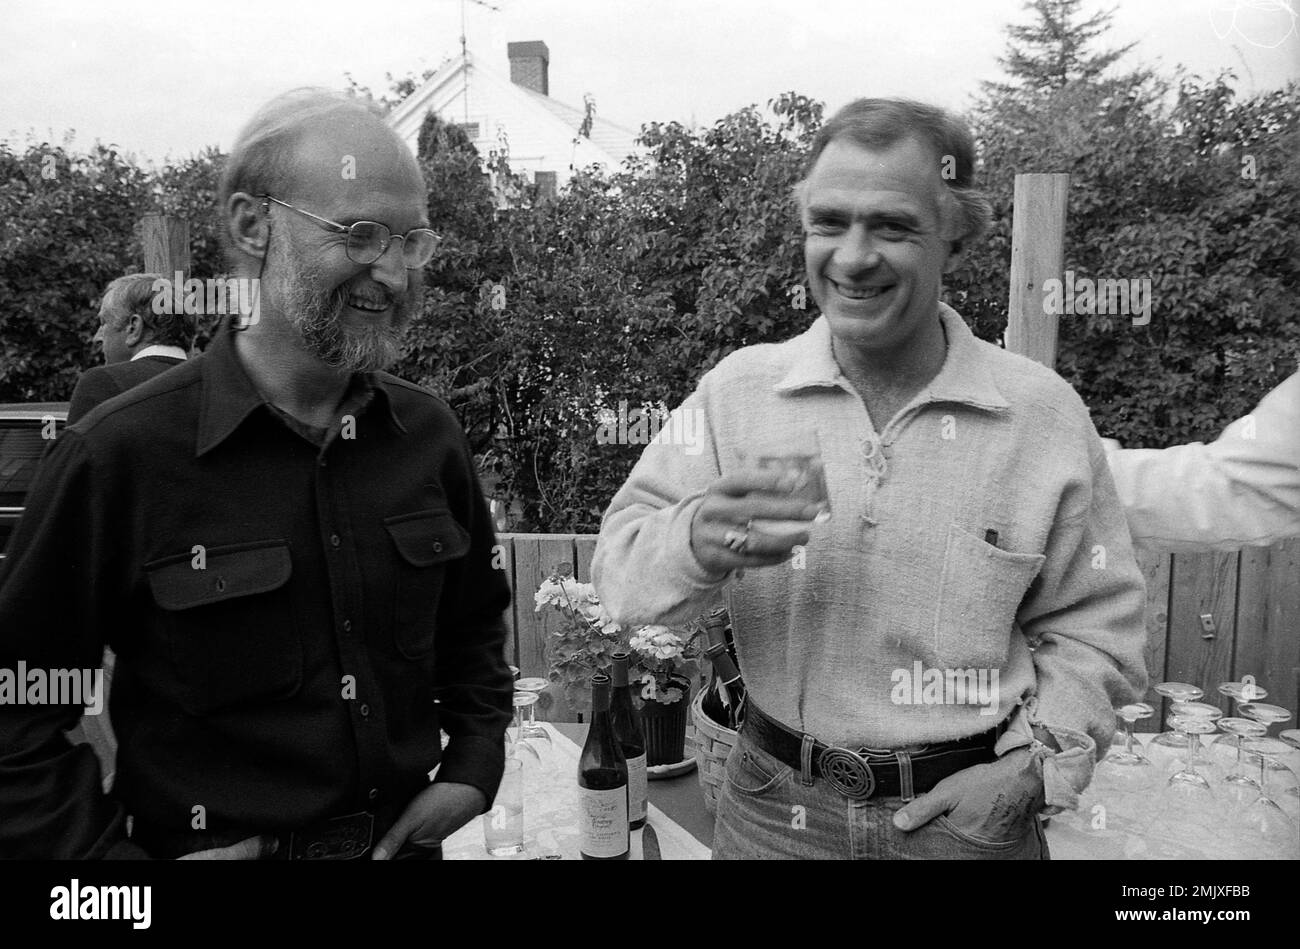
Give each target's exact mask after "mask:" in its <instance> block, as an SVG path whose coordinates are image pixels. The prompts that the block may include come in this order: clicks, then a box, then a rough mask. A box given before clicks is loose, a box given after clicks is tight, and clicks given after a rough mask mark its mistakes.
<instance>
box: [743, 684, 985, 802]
mask: <svg viewBox="0 0 1300 949" xmlns="http://www.w3.org/2000/svg"><path fill="white" fill-rule="evenodd" d="M1009 723H1010V718H1009V717H1008V719H1006V720H1004V721H1003V722H1001V723H999V724H998V725H997V726H996V727H994V728H991V729H989V730H988V731H986V732H983V733H981V734H979V735H973V736H971V737H969V738H961V739H958V740H956V741H946V742H943V743H941V744H932V745H927V746H925V747H924V748H921V749H918V750H917V751H915V752H908V753H907V754H906V755H905V756H904V757H899V755H898V754H897V753H895V752H894V751H889V750H882V749H874V748H865V747H863V748H858V749H857V750H856V751H855V750H853V749H850V748H841V747H838V746H833V745H827V744H825V743H823V742H820V741H817V740H816V739H813V744H812V760H811V765H810V767H811V769H812V773H813V774H814V775H817V776H820V777H821V778H822V779H823V780H825V781H826V783H827V784H829V785H830V786H831V787H833V788H834V789H835V790H836V791H839V792H840V793H841V794H843V795H844V796H845V797H847V798H850V799H852V800H855V801H865V800H866V799H867V798H869V797H872V796H880V797H902V794H903V769H904V768H905V767H906V768H910V770H911V774H912V791H913V793H914V794H920V793H923V792H925V791H929V790H930V789H931V788H933V787H934V786H935V785H936V784H938V783H939V782H940V781H942V780H943V779H944V778H946V777H948V775H950V774H955V773H956V772H958V771H961V770H963V769H964V768H969V767H971V766H973V765H977V764H984V763H986V762H989V761H993V760H994V759H995V758H996V757H997V756H996V755H995V754H994V753H993V746H994V745H995V744H996V743H997V740H998V737H999V736H1000V735H1001V734H1002V733H1003V732H1004V731H1006V729H1007V726H1008V724H1009ZM741 731H742V732H743V733H744V735H745V737H747V738H748V739H749V740H750V741H752V742H753V743H754V744H755V745H757V746H758V747H759V748H761V749H763V750H764V751H766V752H767V753H768V754H770V755H771V756H772V757H774V758H777V759H778V760H780V761H782V762H783V763H785V764H787V765H789V766H790V767H791V768H793V769H794V770H795V771H796V772H798V773H802V769H803V763H802V761H801V755H802V751H803V745H804V738H805V735H804V733H803V732H800V731H796V730H795V729H793V728H789V727H787V726H785V725H783V724H781V723H780V722H778V721H777V720H776V719H774V718H772V717H771V716H770V715H767V714H766V713H765V712H763V711H762V710H761V709H760V708H758V706H757V705H755V704H753V700H752V699H751V700H750V701H749V703H748V709H747V710H746V713H745V723H744V725H742V726H741Z"/></svg>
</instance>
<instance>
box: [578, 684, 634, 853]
mask: <svg viewBox="0 0 1300 949" xmlns="http://www.w3.org/2000/svg"><path fill="white" fill-rule="evenodd" d="M627 805H628V793H627V759H626V758H624V757H623V749H622V748H621V747H619V743H618V739H617V738H615V737H614V726H613V724H612V723H611V722H610V716H609V676H607V675H603V674H601V673H597V674H596V675H594V676H592V677H591V728H590V729H589V730H588V731H587V742H586V744H584V745H583V746H582V756H581V757H580V758H579V759H578V850H579V851H580V852H581V854H582V859H584V860H626V859H627V855H628V850H629V849H630V847H631V839H632V838H631V833H630V830H629V827H628V820H627V809H628V807H627Z"/></svg>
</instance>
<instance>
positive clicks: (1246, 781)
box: [1219, 717, 1268, 790]
mask: <svg viewBox="0 0 1300 949" xmlns="http://www.w3.org/2000/svg"><path fill="white" fill-rule="evenodd" d="M1219 730H1220V731H1221V732H1223V736H1224V737H1225V738H1229V739H1231V740H1232V741H1234V742H1235V743H1236V746H1237V760H1236V763H1235V764H1234V765H1233V768H1232V770H1231V771H1230V772H1229V773H1228V775H1227V776H1226V777H1225V778H1224V779H1223V780H1224V781H1226V782H1227V783H1228V784H1236V785H1240V786H1242V787H1248V788H1254V789H1255V790H1259V782H1258V781H1256V780H1255V779H1254V778H1252V777H1251V776H1250V775H1249V774H1247V773H1246V760H1245V757H1244V756H1243V754H1242V745H1241V743H1242V741H1243V740H1244V739H1246V738H1263V737H1264V735H1266V734H1267V733H1268V728H1267V727H1265V726H1264V725H1263V724H1261V723H1260V722H1257V721H1255V720H1254V719H1251V718H1235V717H1234V718H1221V719H1219Z"/></svg>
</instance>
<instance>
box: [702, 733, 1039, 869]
mask: <svg viewBox="0 0 1300 949" xmlns="http://www.w3.org/2000/svg"><path fill="white" fill-rule="evenodd" d="M726 770H727V779H726V781H725V782H723V786H722V790H721V792H720V793H719V795H718V814H717V823H716V825H715V826H714V830H713V859H714V860H780V859H790V860H1046V859H1048V851H1047V840H1046V838H1045V837H1044V836H1043V829H1042V824H1041V821H1039V819H1038V817H1037V816H1036V815H1032V814H1027V815H1026V816H1025V822H1024V824H1023V832H1022V833H1019V834H1018V835H1017V836H1015V837H1013V838H1012V839H1009V840H991V839H986V838H983V837H980V836H978V835H976V834H971V833H967V832H965V831H963V830H960V829H958V828H957V827H956V825H954V824H953V823H952V822H951V821H950V820H949V819H948V818H947V817H944V816H939V817H936V818H935V819H934V820H932V821H930V822H929V823H928V824H925V825H924V826H922V827H919V828H917V829H916V830H913V831H906V832H905V831H901V830H899V829H898V828H897V827H895V826H894V822H893V817H894V814H895V813H896V812H898V811H899V810H900V809H901V808H902V807H903V805H904V804H906V803H907V802H906V801H904V800H902V799H901V798H897V797H885V798H879V797H872V798H869V799H868V800H865V801H854V800H851V799H849V798H847V797H845V796H844V795H842V794H840V793H839V792H838V791H836V790H835V789H834V788H832V787H831V786H830V785H829V784H828V783H827V782H826V781H824V780H823V779H822V778H821V776H820V775H818V774H815V773H814V774H813V775H811V777H813V778H814V781H813V782H812V783H811V784H806V783H805V782H804V775H802V774H801V772H799V771H797V770H795V769H794V768H791V767H790V766H789V765H787V764H785V763H784V762H783V761H780V760H779V759H777V758H774V757H773V756H772V755H770V754H768V753H767V752H765V751H763V750H762V749H760V748H759V747H758V746H757V745H755V744H754V743H753V742H752V741H751V740H750V739H749V738H748V736H746V734H745V733H744V731H743V730H742V731H741V733H740V735H739V736H738V738H737V741H736V746H735V748H733V749H732V751H731V754H730V755H729V756H728V758H727V768H726Z"/></svg>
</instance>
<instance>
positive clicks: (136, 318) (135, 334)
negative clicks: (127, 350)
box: [124, 313, 144, 347]
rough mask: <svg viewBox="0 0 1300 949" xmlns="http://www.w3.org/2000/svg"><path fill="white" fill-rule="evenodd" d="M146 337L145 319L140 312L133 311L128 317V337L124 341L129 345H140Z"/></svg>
mask: <svg viewBox="0 0 1300 949" xmlns="http://www.w3.org/2000/svg"><path fill="white" fill-rule="evenodd" d="M143 339H144V319H143V317H141V316H140V315H139V314H138V313H132V314H131V315H130V316H128V317H127V318H126V338H125V340H124V342H125V343H126V345H127V346H130V347H135V346H139V345H140V342H141V341H142V340H143Z"/></svg>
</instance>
